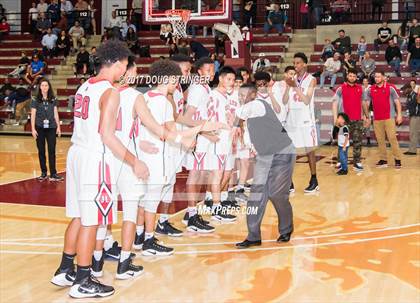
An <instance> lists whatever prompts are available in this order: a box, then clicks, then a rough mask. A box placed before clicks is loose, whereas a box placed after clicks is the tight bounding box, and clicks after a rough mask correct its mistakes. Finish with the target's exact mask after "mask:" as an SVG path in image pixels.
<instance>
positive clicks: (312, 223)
mask: <svg viewBox="0 0 420 303" xmlns="http://www.w3.org/2000/svg"><path fill="white" fill-rule="evenodd" d="M69 145H70V143H69V140H68V139H66V138H63V139H60V140H59V144H57V146H58V147H59V148H58V150H57V167H58V170H59V171H63V168H64V165H65V160H66V151H67V149H68V147H69ZM376 152H377V150H376V148H365V149H364V150H363V157H365V158H367V160H366V162H365V171H364V172H363V173H359V174H356V173H355V172H351V173H350V174H349V175H348V176H336V175H335V174H334V164H333V162H332V161H331V157H332V156H333V155H335V153H336V148H335V147H322V148H320V150H319V151H318V156H319V157H318V158H319V161H318V163H317V164H318V170H319V176H321V177H320V178H319V180H320V187H321V190H320V192H319V193H318V194H316V195H309V196H308V195H304V194H303V188H304V186H306V184H307V181H308V180H307V175H308V173H307V170H308V166H307V164H306V163H303V162H304V161H305V160H304V159H300V160H298V163H297V164H296V167H295V174H294V183H295V187H296V193H295V194H294V195H293V196H292V197H291V203H292V205H293V210H294V220H295V232H294V237H292V240H291V242H289V243H287V244H278V243H277V242H276V241H275V239H276V238H277V237H278V234H277V227H276V226H277V222H276V215H275V211H274V209H273V208H272V206H271V205H270V206H269V207H268V208H267V215H266V217H265V219H264V222H263V227H262V233H263V241H264V242H263V245H262V246H260V247H258V248H251V249H248V250H238V249H236V248H235V246H234V244H235V243H236V242H238V241H241V240H243V239H244V238H245V236H246V234H247V229H246V222H245V215H239V217H238V221H237V222H236V223H234V224H225V225H217V226H216V232H215V233H214V234H210V235H205V236H202V235H196V234H192V233H188V232H186V233H184V237H182V238H179V239H173V238H167V237H163V236H161V237H159V239H160V240H161V241H163V242H164V243H165V244H168V245H170V246H172V247H174V248H175V253H174V255H173V256H170V257H160V258H158V257H155V258H153V257H152V258H149V257H142V256H141V255H140V254H139V253H138V254H137V257H136V262H137V263H140V264H142V265H143V266H144V268H145V273H144V274H143V275H142V276H140V277H138V278H136V279H134V280H131V281H128V282H127V281H117V280H114V274H115V270H116V265H117V263H116V262H112V261H110V262H105V275H104V278H103V279H101V280H103V281H104V283H110V284H113V285H114V286H115V288H116V293H115V295H114V296H113V297H111V298H109V299H104V300H106V301H118V302H128V301H132V302H134V301H135V302H137V301H145V302H185V301H191V302H203V301H206V302H208V301H213V302H226V301H227V302H239V301H245V302H298V301H299V302H309V301H310V302H361V301H363V302H418V299H419V296H420V291H419V289H420V263H419V262H420V209H419V208H420V207H419V206H420V203H419V202H420V201H419V197H420V188H419V186H418V180H419V178H420V169H419V166H420V157H419V156H417V157H410V158H408V157H404V158H403V168H402V169H401V170H395V169H394V168H392V167H390V168H387V169H377V168H375V165H374V164H375V160H376V157H375V156H376ZM0 155H1V157H0V172H1V175H0V181H1V184H2V185H1V186H0V197H1V198H0V200H1V202H2V203H1V204H0V219H1V220H0V235H1V240H0V245H1V246H0V252H1V255H0V271H1V276H0V280H1V281H2V282H1V285H0V287H1V288H0V290H1V294H2V298H1V300H2V301H3V302H28V301H31V302H63V301H72V300H71V299H70V298H69V297H68V293H67V290H66V289H59V288H57V287H55V286H54V285H52V284H50V283H48V281H49V279H50V278H51V276H52V274H53V273H54V270H55V267H56V265H57V262H59V259H60V255H61V250H62V244H63V233H64V230H65V228H66V226H67V223H68V219H66V218H65V212H64V207H62V206H64V199H63V197H64V196H63V193H64V190H65V188H64V187H65V185H64V183H58V184H57V183H54V184H48V181H47V182H46V183H41V185H40V183H39V182H37V181H36V180H35V179H34V177H36V176H38V175H39V173H40V172H39V171H38V161H37V152H36V149H35V144H34V142H33V140H32V138H27V137H7V140H1V143H0ZM334 162H335V161H334ZM51 205H55V206H51ZM183 214H184V211H182V210H181V211H179V212H177V213H173V214H172V218H171V221H172V222H174V223H175V225H176V226H177V227H178V228H180V229H182V230H184V226H183V225H182V224H181V223H180V221H181V219H182V216H183ZM120 215H121V214H120ZM120 227H121V226H120V224H118V225H116V226H115V227H114V230H113V234H114V237H115V238H116V239H118V240H120V234H119V231H120Z"/></svg>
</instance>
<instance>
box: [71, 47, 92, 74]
mask: <svg viewBox="0 0 420 303" xmlns="http://www.w3.org/2000/svg"><path fill="white" fill-rule="evenodd" d="M88 68H89V53H88V52H87V51H86V49H85V47H84V46H81V47H80V51H79V53H78V54H77V56H76V63H75V64H74V77H75V78H77V75H78V73H80V72H81V73H82V74H83V75H84V76H85V77H86V76H87V74H88Z"/></svg>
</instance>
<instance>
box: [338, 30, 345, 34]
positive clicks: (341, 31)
mask: <svg viewBox="0 0 420 303" xmlns="http://www.w3.org/2000/svg"><path fill="white" fill-rule="evenodd" d="M338 32H339V33H346V31H345V30H344V29H340V30H339V31H338Z"/></svg>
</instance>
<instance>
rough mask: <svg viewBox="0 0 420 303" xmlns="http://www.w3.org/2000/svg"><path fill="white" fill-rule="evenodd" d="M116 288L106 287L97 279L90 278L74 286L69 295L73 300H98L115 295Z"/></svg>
mask: <svg viewBox="0 0 420 303" xmlns="http://www.w3.org/2000/svg"><path fill="white" fill-rule="evenodd" d="M114 292H115V290H114V287H112V286H108V285H104V284H102V283H101V282H99V281H98V280H97V279H96V278H95V277H93V276H88V277H86V278H84V279H83V280H82V281H80V282H78V283H76V284H74V285H73V286H72V287H71V288H70V292H69V295H70V297H72V298H76V299H82V298H96V297H108V296H111V295H112V294H114Z"/></svg>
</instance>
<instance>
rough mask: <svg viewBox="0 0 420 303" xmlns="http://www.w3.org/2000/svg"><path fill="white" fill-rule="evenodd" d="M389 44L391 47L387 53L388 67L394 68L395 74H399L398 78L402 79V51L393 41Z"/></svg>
mask: <svg viewBox="0 0 420 303" xmlns="http://www.w3.org/2000/svg"><path fill="white" fill-rule="evenodd" d="M388 43H389V46H388V47H387V49H386V51H385V59H386V61H387V62H388V65H391V66H392V67H393V68H394V72H395V73H396V74H397V77H401V72H400V71H401V61H402V55H401V50H400V48H399V47H398V46H397V45H396V44H395V43H394V40H392V39H391V40H389V42H388Z"/></svg>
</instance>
